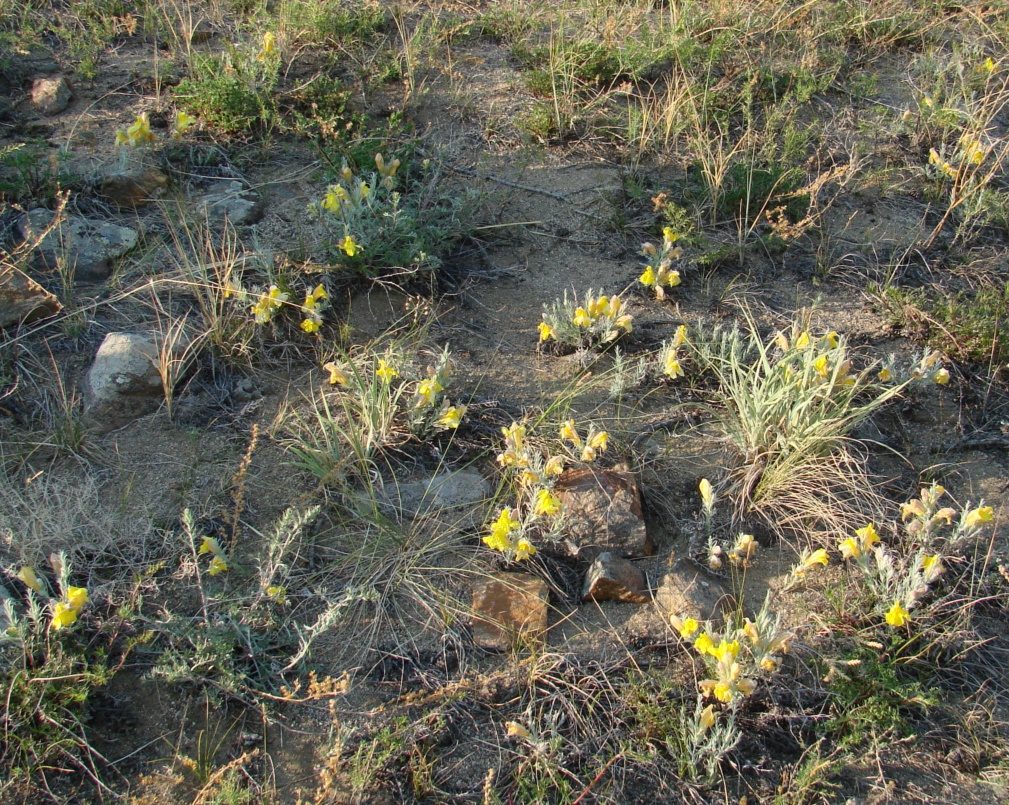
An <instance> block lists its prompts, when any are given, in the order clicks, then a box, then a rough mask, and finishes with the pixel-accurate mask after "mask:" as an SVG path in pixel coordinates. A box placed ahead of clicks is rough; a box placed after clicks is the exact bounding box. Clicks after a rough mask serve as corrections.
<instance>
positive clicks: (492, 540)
mask: <svg viewBox="0 0 1009 805" xmlns="http://www.w3.org/2000/svg"><path fill="white" fill-rule="evenodd" d="M520 525H521V521H520V520H519V519H518V518H517V517H515V516H514V515H513V514H512V510H511V509H502V510H501V513H500V514H499V515H498V518H497V520H495V521H494V523H493V524H492V525H491V527H490V534H488V535H487V536H486V537H484V538H483V541H484V543H485V544H486V545H487V547H489V548H490V549H491V550H494V551H501V552H504V551H507V550H509V549H510V548H511V545H512V543H511V534H512V532H513V531H515V530H516V529H518V527H519V526H520Z"/></svg>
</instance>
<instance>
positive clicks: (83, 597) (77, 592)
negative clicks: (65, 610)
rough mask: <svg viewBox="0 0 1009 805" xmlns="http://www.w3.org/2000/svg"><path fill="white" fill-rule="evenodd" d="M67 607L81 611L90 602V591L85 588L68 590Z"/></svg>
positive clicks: (69, 588)
mask: <svg viewBox="0 0 1009 805" xmlns="http://www.w3.org/2000/svg"><path fill="white" fill-rule="evenodd" d="M66 597H67V605H68V606H69V607H71V608H72V609H76V610H78V611H80V610H81V609H83V608H84V605H85V604H86V603H87V602H88V591H87V588H85V587H68V588H67V596H66Z"/></svg>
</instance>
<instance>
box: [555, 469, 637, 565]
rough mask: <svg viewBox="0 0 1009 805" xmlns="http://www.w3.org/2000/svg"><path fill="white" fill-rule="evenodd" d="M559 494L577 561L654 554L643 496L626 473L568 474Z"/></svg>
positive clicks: (566, 531) (562, 478)
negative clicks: (598, 556) (600, 555)
mask: <svg viewBox="0 0 1009 805" xmlns="http://www.w3.org/2000/svg"><path fill="white" fill-rule="evenodd" d="M554 492H555V493H556V494H557V497H558V498H559V499H560V501H561V503H563V504H564V507H565V510H564V536H565V538H566V539H565V540H564V541H563V542H562V543H560V545H565V544H566V548H567V551H568V552H569V554H570V555H572V556H578V557H580V558H585V557H590V558H591V557H592V556H595V555H596V554H598V553H600V552H601V551H610V552H612V553H614V554H616V555H617V556H622V557H638V556H650V555H651V554H653V553H654V552H655V548H654V546H653V545H652V542H651V540H650V539H649V538H648V533H647V531H646V530H645V520H644V517H643V516H642V513H641V493H640V492H639V491H638V485H637V483H636V481H635V480H634V474H633V473H631V472H628V471H627V470H626V469H622V468H615V469H612V470H593V469H590V468H585V469H575V470H565V472H564V473H562V474H561V475H560V477H559V478H558V479H557V484H556V485H555V486H554Z"/></svg>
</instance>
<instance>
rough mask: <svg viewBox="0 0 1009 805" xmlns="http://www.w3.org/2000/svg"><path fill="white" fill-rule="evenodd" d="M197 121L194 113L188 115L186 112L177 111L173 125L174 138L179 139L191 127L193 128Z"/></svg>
mask: <svg viewBox="0 0 1009 805" xmlns="http://www.w3.org/2000/svg"><path fill="white" fill-rule="evenodd" d="M195 122H196V118H195V117H193V116H192V115H187V114H186V113H185V112H183V111H181V110H179V111H178V112H176V113H175V123H174V124H173V125H172V139H174V140H178V139H180V138H181V137H182V135H184V134H185V133H186V132H187V131H189V129H191V128H192V126H193V124H194V123H195Z"/></svg>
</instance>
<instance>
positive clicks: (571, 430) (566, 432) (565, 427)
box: [561, 419, 582, 447]
mask: <svg viewBox="0 0 1009 805" xmlns="http://www.w3.org/2000/svg"><path fill="white" fill-rule="evenodd" d="M561 439H567V440H568V441H569V442H571V444H573V445H574V446H575V447H580V446H581V443H582V437H581V436H579V435H578V429H577V428H576V427H575V421H574V420H573V419H569V420H567V421H566V422H564V423H563V424H562V425H561Z"/></svg>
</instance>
